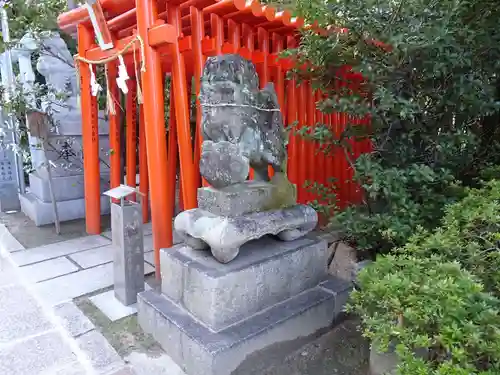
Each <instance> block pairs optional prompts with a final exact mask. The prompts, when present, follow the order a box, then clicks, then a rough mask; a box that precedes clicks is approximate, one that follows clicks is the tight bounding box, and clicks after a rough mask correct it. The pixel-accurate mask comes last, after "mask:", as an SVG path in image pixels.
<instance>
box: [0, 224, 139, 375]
mask: <svg viewBox="0 0 500 375" xmlns="http://www.w3.org/2000/svg"><path fill="white" fill-rule="evenodd" d="M20 251H26V252H27V250H24V248H23V247H22V245H20V244H19V242H17V240H15V238H14V237H12V236H11V235H10V233H9V232H8V231H7V230H6V229H5V227H3V226H0V374H8V375H87V374H88V375H91V374H96V375H132V374H133V372H132V370H131V369H130V368H129V367H128V366H126V365H125V363H124V362H123V360H122V359H121V358H120V357H119V356H118V354H117V353H116V352H115V350H114V349H113V348H112V347H111V346H110V345H109V343H108V342H107V341H106V339H105V338H104V337H103V336H102V335H101V334H100V333H99V332H98V331H97V330H95V327H94V325H93V324H92V323H91V322H90V321H89V320H88V319H87V318H86V317H85V316H84V315H83V313H82V312H81V311H80V310H79V309H78V308H77V307H76V305H74V304H73V302H72V301H71V300H69V301H65V302H63V303H60V304H57V305H55V306H51V303H47V301H46V300H45V299H44V298H43V297H41V295H40V293H39V290H38V288H37V285H36V284H34V283H33V281H32V280H30V279H29V278H26V277H24V276H25V275H26V270H24V271H23V270H22V269H20V267H19V266H18V265H16V264H15V262H14V261H13V254H15V253H18V252H20ZM11 252H14V253H13V254H11ZM54 292H57V291H54Z"/></svg>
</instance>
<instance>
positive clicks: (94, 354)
mask: <svg viewBox="0 0 500 375" xmlns="http://www.w3.org/2000/svg"><path fill="white" fill-rule="evenodd" d="M77 342H78V346H79V347H80V349H82V351H83V352H84V353H85V354H86V355H87V356H88V358H89V359H90V363H91V364H92V366H93V367H94V369H95V370H96V372H97V374H103V375H104V374H107V373H110V372H112V371H117V370H120V369H122V368H123V367H124V362H123V360H122V359H121V357H120V356H119V355H118V353H117V352H116V351H115V349H113V347H112V346H111V345H110V344H109V343H108V341H107V340H106V338H105V337H104V336H103V335H102V334H101V333H99V332H98V331H90V332H88V333H86V334H84V335H82V336H80V337H79V338H77Z"/></svg>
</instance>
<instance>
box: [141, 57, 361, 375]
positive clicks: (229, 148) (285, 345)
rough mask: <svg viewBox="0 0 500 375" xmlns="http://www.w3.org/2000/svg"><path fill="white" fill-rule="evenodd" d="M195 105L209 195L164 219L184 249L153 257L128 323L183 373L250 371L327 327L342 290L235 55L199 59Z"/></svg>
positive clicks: (268, 97) (266, 95) (277, 131)
mask: <svg viewBox="0 0 500 375" xmlns="http://www.w3.org/2000/svg"><path fill="white" fill-rule="evenodd" d="M200 101H201V105H202V111H203V112H202V113H203V114H202V127H203V128H202V131H203V137H204V142H203V146H202V147H203V148H202V156H201V159H200V171H201V173H202V175H203V176H204V178H205V179H206V180H207V181H208V183H209V184H210V185H211V187H204V188H200V189H199V190H198V206H199V208H196V209H193V210H188V211H184V212H182V213H180V214H179V215H178V216H177V217H176V219H175V224H174V225H175V229H176V231H177V232H178V233H179V234H180V235H181V236H182V238H183V239H184V243H183V244H180V245H177V246H175V247H174V248H172V249H162V250H161V253H160V254H161V275H162V284H161V293H158V292H156V291H146V292H142V293H140V294H139V296H138V316H139V323H140V324H141V327H142V328H143V329H144V330H145V331H146V332H148V333H150V334H152V335H153V337H154V338H155V339H156V340H157V341H158V342H159V343H160V345H161V346H162V347H163V349H164V350H165V351H166V353H167V354H168V355H170V356H171V357H172V359H173V360H174V361H175V362H176V363H177V364H178V365H179V366H180V367H181V368H182V369H183V370H184V371H185V372H186V374H188V375H199V374H204V375H236V374H260V373H262V372H263V371H264V370H265V369H266V368H267V367H269V366H272V365H273V364H276V362H280V361H281V360H282V359H283V358H284V356H285V355H287V354H288V353H290V352H291V351H293V350H295V349H298V348H299V347H300V346H302V345H304V344H305V343H307V342H308V340H310V339H311V338H312V337H315V336H316V335H318V334H321V333H322V332H324V331H325V330H327V329H328V328H329V327H330V326H331V325H332V324H333V323H334V321H335V319H336V318H337V316H339V314H340V313H341V309H342V307H343V305H344V303H345V300H346V298H347V296H348V293H349V290H350V287H351V284H350V283H346V282H343V281H341V280H339V279H329V278H328V275H327V262H328V251H327V243H326V241H324V240H321V239H319V238H318V237H316V236H315V235H313V234H312V233H309V232H311V231H312V230H313V229H314V228H315V226H316V223H317V214H316V212H315V211H314V210H313V209H312V208H311V207H309V206H305V205H299V204H297V203H296V193H295V191H296V190H295V187H294V186H293V185H292V184H291V183H290V182H289V181H288V179H287V178H286V174H285V171H284V164H285V160H286V150H285V146H284V144H285V140H284V135H283V122H282V117H281V113H280V111H279V106H278V104H277V99H276V94H275V92H274V88H273V86H272V85H268V86H267V87H265V88H264V89H263V90H259V87H258V77H257V74H256V72H255V67H254V66H253V64H252V63H251V62H249V61H246V60H244V59H243V58H241V57H240V56H237V55H224V56H218V57H211V58H209V59H208V61H207V63H206V65H205V70H204V74H203V78H202V87H201V92H200ZM251 169H253V171H254V177H255V179H254V180H253V181H247V176H248V174H249V171H250V170H251ZM269 169H271V170H272V171H273V172H274V175H273V177H272V178H271V179H270V178H269V175H268V170H269ZM209 250H210V251H209Z"/></svg>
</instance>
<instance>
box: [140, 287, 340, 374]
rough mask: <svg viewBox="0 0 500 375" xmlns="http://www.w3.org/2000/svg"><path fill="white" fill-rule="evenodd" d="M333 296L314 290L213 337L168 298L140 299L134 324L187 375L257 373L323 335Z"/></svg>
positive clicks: (330, 318) (148, 296) (142, 296)
mask: <svg viewBox="0 0 500 375" xmlns="http://www.w3.org/2000/svg"><path fill="white" fill-rule="evenodd" d="M334 299H335V297H334V296H333V294H331V293H328V292H326V291H324V290H323V289H321V288H319V287H317V288H314V289H310V290H308V291H306V292H304V293H301V294H299V295H297V296H295V297H293V298H290V299H288V300H286V301H284V302H282V303H280V304H277V305H275V306H273V307H271V308H269V309H267V310H265V311H263V312H261V313H259V314H256V315H254V316H252V317H251V318H248V319H246V320H244V321H241V322H239V323H237V324H235V325H232V326H230V327H229V328H227V329H225V330H223V331H221V332H218V333H216V332H213V331H211V330H209V329H208V328H207V327H206V326H204V325H202V324H201V323H199V321H197V320H196V319H194V318H193V317H192V316H191V315H190V314H189V313H188V312H187V311H185V310H184V309H182V308H180V307H179V306H178V305H176V304H174V303H173V302H172V301H170V300H169V299H168V298H167V297H165V296H163V295H161V294H157V293H156V292H154V291H146V292H143V293H141V294H139V302H138V307H139V314H138V316H139V323H140V325H141V327H142V328H143V329H144V330H145V331H146V332H148V333H150V334H152V335H153V337H154V338H155V339H156V340H157V341H158V342H159V343H160V345H161V346H162V347H163V349H164V350H165V352H166V353H167V354H168V355H169V356H170V357H171V358H172V359H173V360H174V361H175V362H176V363H177V364H178V365H179V366H180V367H181V368H182V369H183V370H184V371H185V372H186V373H187V374H188V375H198V374H204V375H230V374H231V375H235V374H259V373H262V371H263V370H264V369H265V368H267V367H269V366H271V365H273V364H276V361H281V360H282V359H283V357H284V356H285V355H286V354H289V352H291V351H293V350H295V349H298V348H299V347H301V346H302V345H303V344H305V343H306V342H307V341H309V340H310V338H311V337H315V335H317V334H319V333H322V332H324V330H326V329H327V328H329V327H330V326H331V324H332V322H333V319H334V303H335V301H334Z"/></svg>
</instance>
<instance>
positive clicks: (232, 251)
mask: <svg viewBox="0 0 500 375" xmlns="http://www.w3.org/2000/svg"><path fill="white" fill-rule="evenodd" d="M317 222H318V214H317V213H316V211H315V210H314V209H313V208H312V207H310V206H306V205H296V206H293V207H289V208H284V209H278V210H270V211H263V212H254V213H250V214H246V215H242V216H235V217H226V216H219V215H214V214H212V213H210V212H208V211H204V210H201V209H199V208H195V209H192V210H187V211H184V212H181V213H180V214H179V215H177V217H176V218H175V221H174V227H175V230H176V231H177V232H178V233H179V235H180V236H181V237H182V238H183V239H184V242H185V243H186V244H187V245H189V246H191V247H192V248H193V249H196V250H204V249H207V248H210V250H211V251H212V255H213V256H214V257H215V258H216V259H217V260H218V261H219V262H221V263H228V262H230V261H232V260H233V259H234V258H236V257H237V256H238V254H239V252H240V247H241V246H242V245H244V244H245V243H247V242H249V241H251V240H256V239H258V238H261V237H263V236H265V235H267V234H272V235H277V236H278V237H279V238H280V239H281V240H283V241H293V240H296V239H298V238H300V237H303V236H304V235H306V234H307V233H309V232H310V231H312V230H313V229H314V228H315V227H316V224H317Z"/></svg>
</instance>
